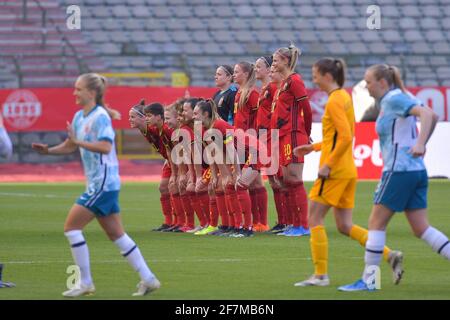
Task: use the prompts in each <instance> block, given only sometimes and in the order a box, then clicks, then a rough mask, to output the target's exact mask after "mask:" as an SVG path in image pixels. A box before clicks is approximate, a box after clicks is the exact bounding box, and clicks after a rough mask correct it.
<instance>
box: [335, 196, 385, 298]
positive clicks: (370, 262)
mask: <svg viewBox="0 0 450 320" xmlns="http://www.w3.org/2000/svg"><path fill="white" fill-rule="evenodd" d="M393 215H394V211H393V210H392V209H390V208H388V207H386V206H385V205H383V204H375V205H374V206H373V208H372V213H371V214H370V217H369V232H368V236H367V242H366V252H365V255H364V263H365V267H364V271H363V275H362V279H360V280H357V281H356V282H354V283H352V284H350V285H346V286H342V287H339V290H341V291H367V290H374V288H375V286H373V283H372V281H373V280H375V279H374V278H373V275H374V272H375V270H376V268H377V267H379V265H380V262H381V259H382V257H383V251H384V246H385V243H386V227H387V225H388V223H389V221H390V220H391V218H392V216H393ZM369 280H370V281H369ZM369 282H370V283H369Z"/></svg>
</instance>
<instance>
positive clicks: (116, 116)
mask: <svg viewBox="0 0 450 320" xmlns="http://www.w3.org/2000/svg"><path fill="white" fill-rule="evenodd" d="M144 103H145V102H144ZM105 109H106V111H107V112H108V114H109V116H110V117H111V119H113V120H120V119H122V115H121V114H120V112H119V111H118V110H116V109H112V108H110V107H109V106H108V105H105Z"/></svg>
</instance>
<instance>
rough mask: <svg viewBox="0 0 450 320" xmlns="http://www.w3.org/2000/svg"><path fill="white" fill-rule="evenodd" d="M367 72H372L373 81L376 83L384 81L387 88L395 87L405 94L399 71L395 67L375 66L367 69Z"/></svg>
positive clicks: (386, 65)
mask: <svg viewBox="0 0 450 320" xmlns="http://www.w3.org/2000/svg"><path fill="white" fill-rule="evenodd" d="M368 70H370V71H371V72H373V75H374V77H375V79H377V80H378V81H379V80H380V79H384V80H386V82H387V83H388V85H389V87H396V88H399V89H400V90H401V91H403V92H406V88H405V85H404V84H403V80H402V76H401V74H400V70H399V69H398V68H397V67H396V66H391V65H388V64H376V65H373V66H371V67H369V69H368Z"/></svg>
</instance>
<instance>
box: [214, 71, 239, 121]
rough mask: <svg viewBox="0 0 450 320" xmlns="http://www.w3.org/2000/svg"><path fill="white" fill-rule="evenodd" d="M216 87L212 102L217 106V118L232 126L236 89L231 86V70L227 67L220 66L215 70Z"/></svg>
mask: <svg viewBox="0 0 450 320" xmlns="http://www.w3.org/2000/svg"><path fill="white" fill-rule="evenodd" d="M214 80H215V82H216V87H217V88H219V91H217V92H216V93H215V94H214V96H213V100H214V102H215V104H216V106H217V112H218V113H219V116H220V117H221V118H222V119H223V120H225V121H226V122H228V123H229V124H231V125H233V123H234V113H233V110H234V109H233V108H234V97H235V96H236V92H237V88H236V86H235V85H234V84H233V68H232V67H230V66H229V65H221V66H219V67H218V68H217V70H216V75H215V77H214Z"/></svg>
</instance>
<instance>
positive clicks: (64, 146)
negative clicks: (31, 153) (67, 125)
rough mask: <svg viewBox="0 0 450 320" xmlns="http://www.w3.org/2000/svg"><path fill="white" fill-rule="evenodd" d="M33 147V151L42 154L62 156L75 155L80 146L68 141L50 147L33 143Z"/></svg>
mask: <svg viewBox="0 0 450 320" xmlns="http://www.w3.org/2000/svg"><path fill="white" fill-rule="evenodd" d="M31 147H32V148H33V150H35V151H37V152H39V153H40V154H51V155H61V154H69V153H73V152H75V151H76V150H77V149H78V146H77V145H76V144H74V143H73V142H72V140H70V139H66V140H65V141H64V142H62V143H60V144H58V145H56V146H53V147H49V146H48V144H43V143H32V144H31Z"/></svg>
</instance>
